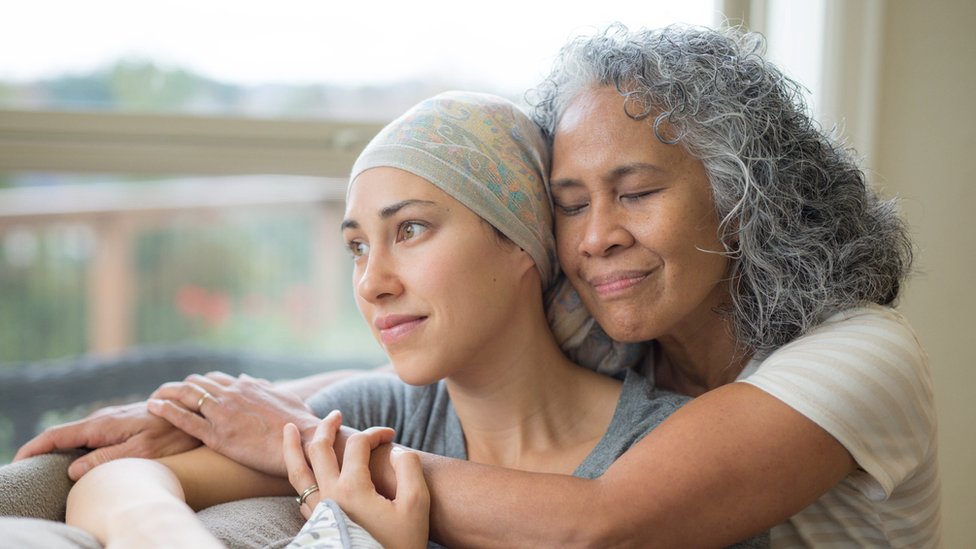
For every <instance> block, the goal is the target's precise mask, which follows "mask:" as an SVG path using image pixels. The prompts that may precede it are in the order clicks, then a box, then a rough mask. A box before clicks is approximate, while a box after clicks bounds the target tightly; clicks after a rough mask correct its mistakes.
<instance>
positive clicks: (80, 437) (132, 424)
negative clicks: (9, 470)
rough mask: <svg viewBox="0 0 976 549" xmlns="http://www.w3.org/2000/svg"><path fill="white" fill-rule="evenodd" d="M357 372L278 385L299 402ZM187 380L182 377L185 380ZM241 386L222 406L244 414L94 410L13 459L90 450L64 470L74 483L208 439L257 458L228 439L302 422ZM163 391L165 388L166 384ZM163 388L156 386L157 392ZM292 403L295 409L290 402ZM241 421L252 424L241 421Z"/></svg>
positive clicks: (248, 446)
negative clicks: (106, 466)
mask: <svg viewBox="0 0 976 549" xmlns="http://www.w3.org/2000/svg"><path fill="white" fill-rule="evenodd" d="M356 372H358V371H357V370H339V371H336V372H327V373H324V374H318V375H315V376H310V377H308V378H302V379H298V380H290V381H287V382H283V384H282V386H283V387H284V388H283V389H282V394H286V395H287V393H285V391H286V390H287V391H294V392H295V395H298V396H295V397H293V398H294V399H295V400H299V399H301V398H304V397H303V396H301V395H306V394H314V393H315V392H317V391H318V390H320V389H322V388H323V387H325V386H328V385H330V384H332V383H335V382H336V381H338V380H341V379H345V378H346V377H349V376H351V375H354V373H356ZM212 375H214V376H217V377H218V378H220V379H221V380H222V381H223V382H224V383H225V384H227V385H228V386H231V387H232V388H233V386H234V384H235V383H237V381H238V380H236V379H235V378H232V377H230V376H225V375H224V374H212ZM221 376H222V377H221ZM191 378H194V376H191ZM191 378H187V379H188V380H190V379H191ZM228 380H230V381H228ZM241 383H243V384H245V385H247V387H246V388H243V389H240V390H235V391H231V392H229V393H228V395H227V396H226V402H231V400H232V399H235V398H236V399H239V400H235V401H234V409H243V408H246V409H247V410H249V413H248V414H246V415H236V414H223V415H220V416H219V417H215V418H213V421H211V422H208V423H206V424H200V423H195V424H188V422H187V421H185V420H186V419H187V418H186V416H185V415H180V411H181V410H175V409H170V410H168V412H169V413H167V412H166V411H164V412H162V413H161V416H162V417H160V416H157V415H154V414H152V413H150V411H149V410H148V408H147V403H146V402H136V403H132V404H126V405H123V406H111V407H107V408H102V409H99V410H97V411H95V412H93V413H92V414H91V415H89V416H88V417H87V418H85V419H81V420H78V421H72V422H70V423H65V424H63V425H57V426H54V427H51V428H49V429H47V430H45V431H44V432H43V433H41V434H40V435H38V436H36V437H34V438H33V439H32V440H30V441H29V442H27V443H26V444H24V445H23V446H22V447H21V448H20V449H19V450H18V451H17V454H16V456H14V461H18V460H21V459H24V458H27V457H31V456H35V455H39V454H46V453H50V452H53V451H56V450H63V449H70V448H93V449H94V450H93V451H91V452H89V453H87V454H85V455H83V456H81V457H79V458H78V459H76V460H75V461H74V462H73V463H72V464H71V465H70V467H69V468H68V476H69V477H70V478H71V479H72V480H77V479H78V478H80V477H81V476H82V475H84V474H85V473H86V472H88V471H89V470H90V469H92V468H93V467H95V466H96V465H99V464H101V463H106V462H108V461H111V460H113V459H118V458H122V457H142V458H156V457H162V456H168V455H174V454H178V453H181V452H185V451H187V450H190V449H191V448H194V447H196V446H198V445H199V444H200V440H204V441H205V442H207V441H209V442H210V443H212V444H214V445H215V447H218V448H224V447H236V448H240V451H241V452H240V453H241V454H243V455H256V454H258V451H257V449H258V448H262V447H263V446H262V445H263V443H264V442H263V441H261V442H260V443H259V444H258V445H256V446H255V445H254V444H253V443H254V442H255V440H254V439H250V440H245V441H240V440H238V441H235V442H234V443H233V444H230V443H229V440H228V439H229V438H230V437H232V436H236V435H238V434H240V433H248V432H253V433H270V432H272V431H274V433H275V434H274V436H275V437H279V436H280V432H281V426H282V425H284V424H285V423H286V422H288V421H291V422H296V423H301V419H300V418H298V417H292V416H290V415H288V413H287V412H284V413H283V412H282V410H281V409H280V408H278V407H277V405H278V404H279V403H280V401H283V400H287V397H285V398H283V399H275V398H272V397H268V396H267V395H265V394H264V393H262V392H258V391H257V390H256V389H254V386H255V385H257V384H258V382H257V380H254V379H253V378H251V379H250V380H249V381H246V380H245V381H241ZM163 387H167V385H164V386H163ZM270 387H271V386H270V385H268V386H266V387H263V388H265V389H269V390H273V389H270ZM162 390H163V388H162V387H161V388H160V389H159V390H158V391H162ZM187 394H189V393H187ZM198 398H199V394H197V396H196V397H195V398H192V396H190V398H189V400H191V402H190V404H187V406H190V405H195V404H196V400H197V399H198ZM290 402H291V401H290ZM291 403H292V405H294V402H291ZM182 411H183V412H187V410H186V408H183V409H182ZM187 413H188V412H187ZM164 418H166V419H174V418H175V420H176V423H175V424H176V425H178V426H179V425H189V426H190V428H191V430H190V431H189V433H190V434H188V433H187V432H184V431H182V430H180V429H178V428H176V427H174V424H173V423H170V422H169V421H167V420H166V419H164ZM191 419H192V418H191ZM180 420H183V421H180ZM246 421H250V422H253V423H245V422H246ZM269 426H270V427H269ZM272 427H273V428H272ZM194 429H195V430H194ZM282 474H283V473H282Z"/></svg>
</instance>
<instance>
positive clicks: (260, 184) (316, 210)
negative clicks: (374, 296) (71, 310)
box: [0, 176, 348, 355]
mask: <svg viewBox="0 0 976 549" xmlns="http://www.w3.org/2000/svg"><path fill="white" fill-rule="evenodd" d="M344 192H345V185H344V181H343V180H339V179H329V178H323V177H298V176H231V177H209V178H183V179H170V180H165V181H162V182H130V183H121V184H79V185H63V186H35V187H24V188H12V189H0V237H2V236H3V235H4V234H5V233H8V232H10V231H17V230H19V231H24V230H28V231H30V230H41V229H42V228H43V227H47V226H51V225H55V224H71V225H77V226H82V227H86V228H88V232H89V233H90V234H92V235H93V239H92V240H93V242H94V250H93V252H92V256H91V258H90V260H89V261H88V273H87V277H86V278H87V293H88V295H87V299H86V300H85V302H86V303H87V304H88V312H87V327H88V330H87V333H88V351H89V352H92V353H96V354H101V355H112V354H116V353H119V352H121V351H123V350H125V349H127V348H129V347H130V346H131V345H132V344H133V343H134V342H133V340H132V333H131V328H132V326H133V311H134V301H133V289H134V286H135V284H136V283H137V281H136V280H135V274H134V272H133V261H132V256H133V242H134V239H135V237H136V235H138V234H139V233H140V232H142V231H147V230H151V229H153V228H155V227H160V226H165V225H166V224H167V223H169V222H170V221H171V220H172V219H174V218H180V219H186V218H193V219H207V218H209V217H214V216H215V215H216V214H219V213H220V212H236V213H241V212H271V211H284V212H294V213H296V214H298V213H301V214H304V215H308V216H310V217H311V218H312V219H314V223H313V235H312V236H311V238H310V242H311V243H312V245H311V246H310V247H309V249H308V254H310V257H312V258H313V264H314V275H313V276H312V277H311V280H312V281H313V284H312V292H313V299H314V301H315V303H316V304H317V306H318V308H319V309H318V310H319V311H320V313H321V314H322V315H324V316H325V317H328V315H330V314H334V313H333V312H332V311H333V310H334V307H332V305H334V304H336V303H338V302H340V297H341V294H339V292H340V291H345V290H346V287H347V285H348V283H347V282H346V281H344V280H342V279H341V274H340V272H339V270H338V269H339V267H338V263H339V262H338V261H337V259H336V258H338V257H341V256H340V255H339V254H340V253H341V251H340V248H339V239H338V237H337V234H338V226H339V223H340V221H341V217H342V209H343V199H344ZM340 288H341V289H342V290H340ZM2 290H3V289H2V288H0V291H2Z"/></svg>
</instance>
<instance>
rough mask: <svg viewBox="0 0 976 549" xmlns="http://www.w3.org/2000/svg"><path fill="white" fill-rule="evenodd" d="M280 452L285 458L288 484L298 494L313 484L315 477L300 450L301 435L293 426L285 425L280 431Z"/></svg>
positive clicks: (303, 453) (290, 424)
mask: <svg viewBox="0 0 976 549" xmlns="http://www.w3.org/2000/svg"><path fill="white" fill-rule="evenodd" d="M282 451H283V453H284V456H285V470H286V471H288V482H290V483H291V486H292V488H294V489H295V490H296V491H297V492H298V493H299V494H301V493H302V492H303V491H304V490H305V489H306V488H308V487H309V486H311V485H313V484H315V475H314V474H313V473H312V470H311V469H310V468H309V466H308V462H307V461H305V452H304V450H302V435H301V433H300V432H299V431H298V427H295V424H293V423H289V424H287V425H285V428H284V430H283V431H282Z"/></svg>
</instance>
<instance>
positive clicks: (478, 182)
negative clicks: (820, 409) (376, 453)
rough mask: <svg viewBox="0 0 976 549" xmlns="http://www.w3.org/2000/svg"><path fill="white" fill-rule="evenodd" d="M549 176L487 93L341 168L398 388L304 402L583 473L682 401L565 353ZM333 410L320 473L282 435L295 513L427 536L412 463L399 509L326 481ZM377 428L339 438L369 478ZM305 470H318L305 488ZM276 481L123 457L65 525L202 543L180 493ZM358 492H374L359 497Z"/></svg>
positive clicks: (437, 449)
mask: <svg viewBox="0 0 976 549" xmlns="http://www.w3.org/2000/svg"><path fill="white" fill-rule="evenodd" d="M546 173H547V154H546V147H545V142H544V140H543V137H542V134H541V133H540V132H539V130H538V128H537V127H536V126H535V124H534V123H532V122H531V120H529V119H528V118H527V117H526V116H525V115H524V114H523V113H522V112H521V111H519V109H518V108H517V107H515V106H514V105H513V104H511V103H509V102H507V101H505V100H502V99H499V98H496V97H493V96H487V95H480V94H471V93H449V94H442V95H439V96H437V97H435V98H433V99H430V100H428V101H425V102H423V103H421V104H420V105H418V106H416V107H414V108H413V109H411V110H410V111H409V112H408V113H406V114H405V115H404V116H403V117H401V118H399V119H398V120H396V121H394V122H393V123H391V124H390V125H389V126H388V127H387V128H385V129H384V130H383V131H382V132H381V133H380V134H379V135H378V136H377V137H376V138H375V139H374V140H373V141H372V142H371V143H370V145H369V146H368V147H367V148H366V150H365V151H364V152H363V154H362V155H361V156H360V158H359V160H358V161H357V163H356V165H355V167H354V169H353V173H352V176H351V178H350V180H351V182H350V186H349V190H348V194H347V206H346V215H345V220H344V221H343V222H342V232H343V237H344V238H345V240H346V242H347V244H348V247H349V250H350V252H351V253H352V255H353V257H354V260H355V268H354V275H353V277H354V286H355V293H356V300H357V304H358V305H359V308H360V311H361V312H362V314H363V317H364V318H365V319H366V321H367V322H368V323H369V325H370V326H371V328H372V330H373V333H374V335H375V336H376V338H377V339H378V340H379V341H380V343H381V344H382V345H383V347H384V348H385V349H386V351H387V353H388V354H389V356H390V360H391V362H392V363H393V365H394V367H395V369H396V372H397V375H398V376H399V378H400V380H397V379H396V378H393V377H392V376H388V375H380V376H373V377H360V378H356V379H352V380H350V381H348V382H345V383H342V384H339V385H335V386H333V387H330V388H329V389H328V390H326V391H325V392H323V393H322V394H320V395H318V396H317V397H315V398H314V399H313V404H312V405H313V408H315V409H316V410H319V411H323V412H324V411H328V410H340V411H341V413H342V417H343V420H344V422H345V423H346V424H347V425H351V426H353V427H356V428H366V427H368V426H371V425H384V426H387V427H392V428H393V429H395V432H396V437H395V439H394V440H395V441H396V442H398V443H401V444H404V445H407V446H410V447H412V448H415V449H418V450H422V451H427V452H434V453H438V454H441V455H445V456H449V457H453V458H460V459H466V460H470V461H474V462H478V463H482V464H487V465H496V466H501V467H507V468H512V469H521V470H527V471H535V472H540V473H561V474H567V475H570V474H571V475H575V476H580V477H586V478H594V477H596V476H599V475H600V474H601V473H602V472H603V471H604V470H606V468H607V467H608V466H609V465H610V464H611V463H612V462H613V461H614V459H616V457H617V456H619V455H620V454H621V453H623V452H624V451H626V449H627V448H629V447H630V446H631V445H632V444H633V443H635V442H636V441H638V440H640V439H641V438H643V436H644V435H645V434H646V433H647V432H648V431H649V430H651V429H652V428H653V427H654V426H656V425H657V424H658V423H659V422H661V421H662V420H663V419H664V418H666V417H667V416H668V415H670V414H671V413H672V412H673V411H674V410H676V409H677V408H678V407H679V406H680V405H681V404H683V402H684V401H685V398H684V397H679V396H677V395H674V394H671V393H666V392H662V391H654V390H653V389H652V388H651V387H650V386H649V384H648V383H647V381H646V378H645V377H644V376H643V375H641V374H640V373H639V372H637V371H631V372H628V373H627V374H626V375H625V376H623V379H622V380H620V379H615V378H612V377H609V376H604V375H600V374H598V373H596V372H593V371H591V370H588V369H585V368H581V367H579V366H577V365H576V364H574V363H572V362H571V361H570V360H569V359H567V358H566V356H565V355H564V354H563V352H562V351H561V349H560V347H559V345H558V344H557V342H556V339H555V337H554V336H553V334H552V332H551V331H550V328H549V325H548V323H547V319H546V314H545V308H544V302H543V293H544V291H545V290H546V289H547V288H549V286H550V285H551V284H552V282H553V281H555V280H556V279H557V272H558V267H557V264H556V262H555V243H554V241H553V238H552V233H551V229H550V227H551V223H552V217H551V209H550V202H549V201H550V198H549V195H548V193H547V190H546V186H545V174H546ZM401 380H402V381H401ZM211 398H213V397H211V396H209V394H208V393H206V392H204V393H202V395H201V396H200V398H199V399H198V401H197V404H198V407H200V408H202V407H204V406H208V405H209V406H216V405H218V404H219V403H216V401H215V403H210V404H208V402H207V401H208V399H211ZM338 420H339V416H338V414H335V413H333V414H330V415H328V416H327V419H326V420H325V421H324V422H323V424H322V425H321V426H320V428H319V430H318V438H319V439H320V440H319V441H318V442H315V443H313V444H312V445H311V450H310V452H311V454H312V457H313V458H314V459H313V465H314V466H315V469H316V471H315V473H314V474H313V472H312V471H310V470H308V469H307V467H306V466H305V463H304V460H302V459H300V458H297V457H296V455H297V454H299V453H300V441H299V435H298V432H297V429H295V428H294V427H293V426H292V427H289V429H288V431H287V432H286V437H285V440H286V448H287V449H289V450H290V453H289V454H288V455H290V457H291V460H290V467H289V473H290V476H291V478H292V482H293V484H295V486H296V489H299V490H301V496H302V497H301V499H302V502H301V503H302V504H303V511H304V512H305V513H306V514H309V512H310V511H311V508H312V507H313V506H314V504H315V503H317V501H318V500H319V498H320V497H328V498H331V499H333V500H335V501H337V502H338V503H339V504H340V505H341V506H343V507H345V508H346V511H347V512H349V513H350V515H351V516H352V518H353V519H354V520H357V521H360V522H361V523H362V524H363V526H365V527H366V528H367V529H371V530H372V531H374V532H375V535H376V536H377V538H379V539H380V541H382V542H383V543H384V545H394V546H397V545H401V544H404V545H406V546H415V545H423V544H425V543H426V539H427V517H426V507H425V503H424V502H425V497H424V493H425V490H426V486H425V485H424V482H423V477H422V474H421V473H420V469H419V461H417V460H415V459H413V458H409V457H403V455H402V454H394V455H395V457H394V458H393V459H391V462H392V463H393V465H394V467H395V468H396V469H397V472H398V476H399V478H398V493H397V497H396V499H395V500H393V504H396V505H393V504H389V503H384V502H383V501H385V499H384V498H382V497H381V496H379V495H378V494H376V493H375V492H374V491H372V485H371V484H369V483H368V482H365V483H360V484H359V485H358V487H357V488H358V489H356V490H348V489H342V487H343V486H345V484H343V483H338V482H333V480H335V479H334V477H336V475H338V474H339V473H338V469H337V468H338V464H337V463H336V462H335V457H334V456H335V455H334V454H330V452H331V451H332V450H331V448H332V437H334V434H335V431H336V429H337V428H338ZM388 434H389V431H384V430H379V431H377V430H373V431H368V432H367V433H366V434H365V435H364V436H356V437H353V438H352V439H350V440H349V442H348V443H347V450H346V452H347V455H350V456H351V457H352V459H351V461H350V463H352V464H353V465H352V466H351V467H350V470H355V467H356V465H358V466H359V467H360V470H361V471H366V470H367V469H366V463H365V461H366V459H368V456H369V450H370V448H371V447H374V446H375V445H376V444H377V443H378V442H382V441H385V440H386V439H385V438H384V437H385V436H387V435H388ZM323 441H324V443H323ZM364 445H365V446H364ZM142 470H144V471H145V475H142V474H141V473H139V471H142ZM346 474H347V475H349V474H351V473H346ZM330 475H331V476H330ZM315 477H318V478H319V479H323V480H322V482H319V483H318V485H317V487H314V488H313V487H312V486H313V484H314V483H315ZM330 479H332V480H330ZM326 481H329V483H330V485H331V486H332V488H333V489H332V490H330V491H329V492H327V491H326V489H325V488H326ZM133 483H135V484H133ZM367 485H368V486H367ZM280 490H281V482H280V480H279V479H273V478H271V477H265V476H263V475H261V474H258V473H256V472H254V471H251V470H248V469H246V468H244V467H243V466H239V465H237V464H236V463H234V462H231V461H229V460H226V459H225V458H222V457H221V456H219V455H217V454H214V453H213V452H211V451H210V450H208V449H202V450H194V451H192V452H189V453H187V454H182V455H177V456H173V457H170V458H165V459H162V460H160V462H158V463H157V462H151V461H140V460H120V461H116V462H110V463H108V464H105V465H102V466H100V467H98V468H96V469H95V470H93V471H92V472H91V473H89V474H87V475H85V476H84V477H82V479H81V480H80V481H79V482H78V483H77V484H76V486H75V487H74V488H73V490H72V492H71V494H70V496H69V500H68V513H67V521H68V523H69V524H73V525H76V526H80V527H82V528H84V529H86V530H89V531H90V532H92V533H93V534H95V536H96V537H97V538H98V539H99V540H100V541H102V542H103V543H106V542H107V543H114V542H115V541H116V540H128V539H134V540H138V543H139V544H147V543H156V542H158V540H162V539H164V536H168V535H169V534H170V533H171V532H179V534H180V535H191V534H192V535H193V536H199V539H200V540H201V541H200V542H201V543H202V540H203V539H205V538H206V537H207V535H206V532H205V531H204V530H203V528H202V526H200V525H199V524H195V525H194V526H193V527H192V528H190V527H186V526H183V525H185V523H186V522H187V517H188V516H190V515H189V508H188V507H186V505H184V504H183V499H184V498H185V500H186V502H187V503H188V504H189V505H190V507H192V508H200V507H202V506H206V505H210V504H213V503H216V502H220V501H227V500H231V499H239V498H240V497H243V496H244V495H247V494H248V492H250V493H252V494H255V495H260V494H267V493H269V492H279V493H280ZM330 492H331V493H330ZM363 493H366V494H369V495H372V496H374V498H373V499H372V500H370V501H371V503H370V504H369V505H367V506H366V507H364V506H363V505H362V497H363ZM377 498H378V499H377ZM381 500H383V501H381ZM373 504H379V505H385V506H387V507H384V508H382V509H380V511H377V510H376V508H375V506H373ZM390 505H392V507H390ZM365 509H369V512H367V511H365ZM383 509H385V510H386V511H388V512H389V513H386V512H385V511H383ZM377 512H379V513H380V514H379V515H377ZM388 515H389V516H388ZM390 516H392V517H394V518H395V519H396V518H399V519H398V520H389V517H390ZM120 519H125V520H120ZM409 525H414V527H413V528H411V527H410V526H409ZM130 536H131V537H130ZM181 542H186V540H181Z"/></svg>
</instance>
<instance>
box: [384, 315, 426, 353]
mask: <svg viewBox="0 0 976 549" xmlns="http://www.w3.org/2000/svg"><path fill="white" fill-rule="evenodd" d="M426 320H427V317H426V316H417V315H388V316H384V317H380V318H377V319H376V320H375V321H374V322H373V325H374V326H376V329H377V331H378V332H379V336H380V342H382V343H383V345H386V346H390V345H394V344H396V343H399V342H400V341H403V340H404V339H405V338H407V337H408V336H409V335H410V334H411V333H413V331H414V330H416V329H417V328H419V327H420V326H421V325H422V324H423V323H424V322H425V321H426Z"/></svg>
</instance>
